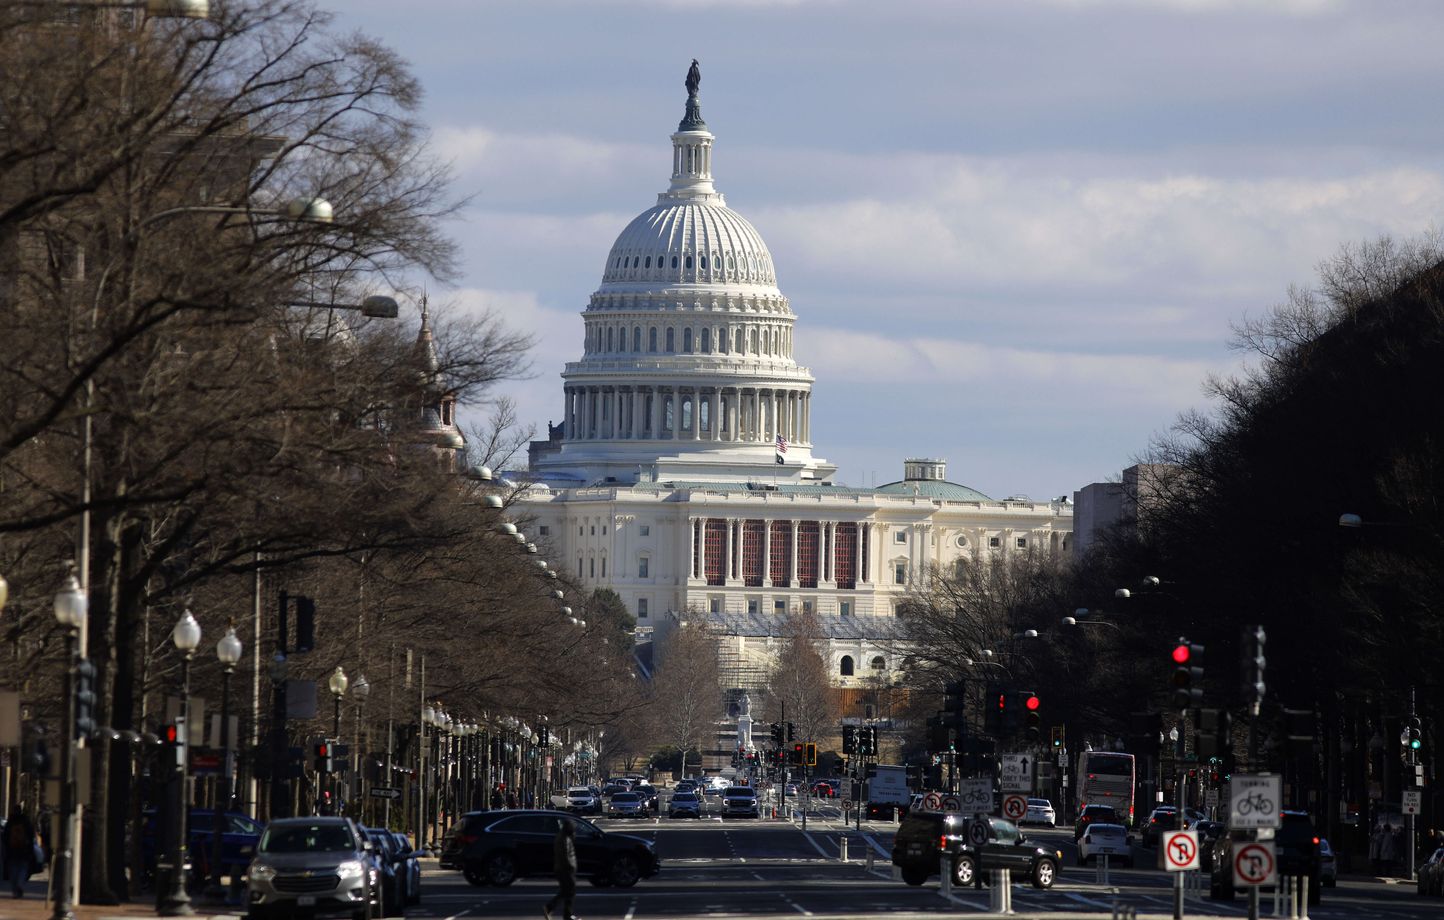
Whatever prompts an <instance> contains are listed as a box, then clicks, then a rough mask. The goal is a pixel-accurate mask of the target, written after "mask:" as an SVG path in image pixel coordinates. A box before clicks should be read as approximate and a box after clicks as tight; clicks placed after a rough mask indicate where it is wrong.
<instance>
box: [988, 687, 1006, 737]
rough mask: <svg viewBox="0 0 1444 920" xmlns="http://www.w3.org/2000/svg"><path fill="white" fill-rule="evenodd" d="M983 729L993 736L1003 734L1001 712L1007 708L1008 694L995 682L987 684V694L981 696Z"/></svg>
mask: <svg viewBox="0 0 1444 920" xmlns="http://www.w3.org/2000/svg"><path fill="white" fill-rule="evenodd" d="M983 700H984V706H983V731H984V732H985V733H987V734H989V735H992V736H993V737H994V738H1001V737H1002V736H1003V713H1004V712H1005V711H1006V710H1007V704H1008V695H1007V693H1006V692H1005V691H1004V690H1003V688H1002V687H1001V686H999V685H997V684H988V690H987V695H986V696H985V697H984V698H983Z"/></svg>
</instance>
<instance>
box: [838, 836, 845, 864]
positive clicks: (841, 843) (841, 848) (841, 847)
mask: <svg viewBox="0 0 1444 920" xmlns="http://www.w3.org/2000/svg"><path fill="white" fill-rule="evenodd" d="M837 853H838V856H837V858H838V859H840V860H842V861H843V862H847V835H846V834H841V835H839V836H838V838H837Z"/></svg>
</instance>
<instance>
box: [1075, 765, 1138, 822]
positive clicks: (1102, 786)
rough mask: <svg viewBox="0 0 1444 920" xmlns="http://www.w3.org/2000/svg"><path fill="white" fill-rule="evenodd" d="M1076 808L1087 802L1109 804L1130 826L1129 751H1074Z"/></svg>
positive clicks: (1131, 785)
mask: <svg viewBox="0 0 1444 920" xmlns="http://www.w3.org/2000/svg"><path fill="white" fill-rule="evenodd" d="M1076 776H1077V782H1078V810H1077V812H1075V813H1076V814H1081V813H1082V812H1083V808H1084V807H1085V806H1088V805H1112V806H1113V809H1114V811H1116V812H1118V817H1119V818H1121V819H1122V820H1123V821H1124V822H1126V824H1127V826H1129V827H1132V826H1133V820H1134V814H1133V789H1134V783H1135V782H1136V781H1137V776H1136V775H1135V773H1134V763H1133V755H1132V754H1123V753H1120V752H1118V751H1084V752H1083V753H1081V754H1079V755H1078V773H1077V774H1076Z"/></svg>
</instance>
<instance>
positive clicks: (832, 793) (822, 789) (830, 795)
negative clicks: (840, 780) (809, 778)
mask: <svg viewBox="0 0 1444 920" xmlns="http://www.w3.org/2000/svg"><path fill="white" fill-rule="evenodd" d="M812 794H813V795H815V796H817V797H818V798H819V799H835V798H837V786H836V785H835V784H834V783H833V781H832V780H826V779H820V780H818V781H817V782H815V783H813V784H812Z"/></svg>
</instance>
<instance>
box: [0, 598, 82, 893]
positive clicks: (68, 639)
mask: <svg viewBox="0 0 1444 920" xmlns="http://www.w3.org/2000/svg"><path fill="white" fill-rule="evenodd" d="M0 581H3V579H0ZM8 593H9V589H8V586H7V587H6V588H4V589H3V594H7V595H8ZM3 605H4V597H3V596H0V606H3ZM89 607H90V604H89V601H88V600H87V598H86V596H85V592H84V591H82V590H81V589H80V581H79V580H78V579H76V577H75V574H74V573H71V574H70V575H68V576H66V578H65V584H64V585H62V586H61V588H60V591H59V592H58V593H56V595H55V600H54V603H53V604H52V610H53V611H54V613H55V620H56V622H57V623H59V624H60V625H61V626H63V627H65V705H66V706H67V707H68V709H67V711H66V718H65V727H64V728H63V729H62V739H61V744H60V758H61V764H60V839H59V840H58V841H57V844H58V845H57V846H56V848H55V858H54V859H53V860H52V861H51V863H50V877H51V878H52V879H54V887H55V911H54V913H53V914H52V915H51V916H52V917H53V918H54V920H74V918H75V909H74V902H75V893H74V892H73V891H72V890H71V884H70V883H71V878H72V876H73V872H72V871H71V866H72V861H73V859H74V856H75V853H74V848H75V752H74V746H75V742H76V739H77V738H78V737H79V732H78V728H79V726H77V725H76V718H77V715H78V712H77V710H76V705H75V703H76V700H75V669H76V667H77V666H78V665H79V664H80V662H79V660H78V659H77V657H76V650H75V643H76V640H77V639H78V638H79V635H80V628H81V625H82V624H83V623H84V622H85V615H86V613H87V611H88V610H89Z"/></svg>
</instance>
